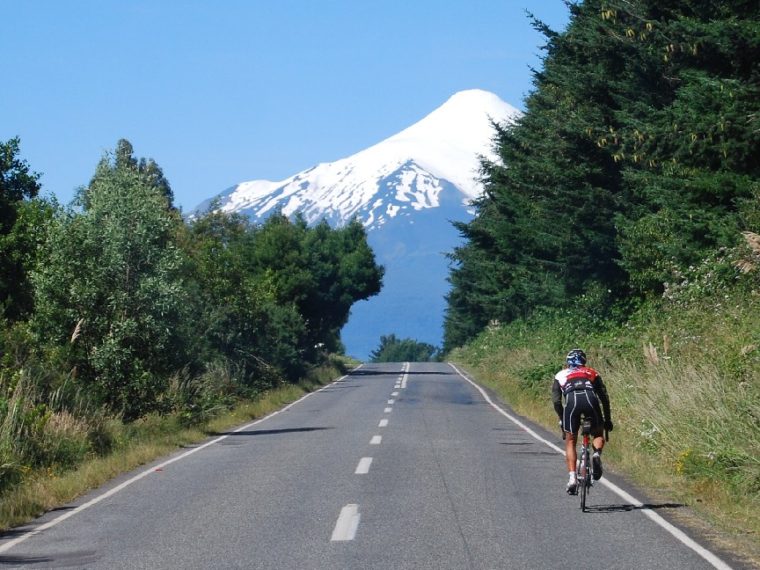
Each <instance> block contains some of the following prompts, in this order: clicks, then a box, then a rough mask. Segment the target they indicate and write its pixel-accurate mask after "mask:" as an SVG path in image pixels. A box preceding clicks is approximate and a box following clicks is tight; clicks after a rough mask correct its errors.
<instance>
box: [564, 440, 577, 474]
mask: <svg viewBox="0 0 760 570" xmlns="http://www.w3.org/2000/svg"><path fill="white" fill-rule="evenodd" d="M577 439H578V434H577V432H576V433H568V434H565V456H566V458H567V471H568V472H572V473H575V463H576V461H577V460H578V452H577V450H576V449H575V442H576V440H577Z"/></svg>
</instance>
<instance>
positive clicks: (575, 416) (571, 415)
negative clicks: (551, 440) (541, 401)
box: [562, 392, 581, 473]
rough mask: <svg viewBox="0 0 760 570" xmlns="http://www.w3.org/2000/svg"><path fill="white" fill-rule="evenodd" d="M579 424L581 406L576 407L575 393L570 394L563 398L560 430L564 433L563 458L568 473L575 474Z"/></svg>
mask: <svg viewBox="0 0 760 570" xmlns="http://www.w3.org/2000/svg"><path fill="white" fill-rule="evenodd" d="M580 422H581V406H579V405H578V402H577V398H576V393H575V392H570V393H569V394H568V395H567V396H566V398H565V409H564V410H563V413H562V429H563V430H564V431H565V457H566V459H567V470H568V472H572V473H575V462H576V460H577V459H578V456H577V454H576V451H575V443H576V440H577V438H578V430H579V429H580V427H581V426H580Z"/></svg>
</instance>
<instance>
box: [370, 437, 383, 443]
mask: <svg viewBox="0 0 760 570" xmlns="http://www.w3.org/2000/svg"><path fill="white" fill-rule="evenodd" d="M382 441H383V436H382V435H373V436H372V439H370V440H369V444H370V445H380V443H382Z"/></svg>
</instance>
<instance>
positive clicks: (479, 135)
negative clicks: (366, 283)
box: [195, 89, 520, 359]
mask: <svg viewBox="0 0 760 570" xmlns="http://www.w3.org/2000/svg"><path fill="white" fill-rule="evenodd" d="M519 114H520V113H519V111H518V110H517V109H515V108H514V107H512V106H510V105H508V104H507V103H505V102H504V101H502V100H501V99H500V98H499V97H497V96H496V95H494V94H493V93H489V92H487V91H481V90H477V89H473V90H468V91H461V92H459V93H456V94H455V95H453V96H452V97H451V98H450V99H449V100H448V101H446V102H445V103H444V104H443V105H442V106H441V107H439V108H438V109H436V110H435V111H433V112H432V113H430V114H429V115H428V116H426V117H425V118H423V119H422V120H421V121H419V122H417V123H415V124H414V125H412V126H411V127H409V128H407V129H404V130H403V131H401V132H399V133H398V134H396V135H393V136H392V137H390V138H387V139H385V140H384V141H382V142H379V143H377V144H376V145H374V146H371V147H369V148H367V149H365V150H363V151H361V152H358V153H356V154H354V155H353V156H350V157H347V158H343V159H340V160H336V161H335V162H328V163H322V164H319V165H317V166H314V167H313V168H310V169H308V170H305V171H303V172H300V173H298V174H296V175H294V176H291V177H290V178H286V179H285V180H281V181H278V182H273V181H268V180H253V181H250V182H243V183H241V184H238V185H236V186H233V187H231V188H229V189H227V190H226V191H224V192H222V193H221V194H219V195H218V196H216V197H215V198H214V199H216V200H218V201H219V207H220V208H221V209H222V210H223V211H227V212H238V213H243V214H245V215H247V216H249V217H250V218H251V219H253V220H254V221H257V220H262V219H264V218H266V217H267V216H268V215H270V214H271V213H272V212H274V211H275V210H276V209H277V208H279V209H281V210H282V212H283V213H284V214H286V215H288V216H290V215H293V214H295V213H296V212H300V213H301V214H302V215H303V216H304V218H305V219H306V220H307V222H309V223H315V222H317V221H319V220H321V219H326V220H327V221H328V222H329V223H330V224H331V225H334V226H340V225H342V224H344V223H346V222H347V221H348V220H350V219H351V218H353V217H354V216H356V217H358V218H359V220H361V221H362V223H364V225H365V226H366V227H367V230H368V240H369V243H370V245H371V246H372V248H373V250H374V251H375V256H376V258H377V260H378V262H379V263H381V264H382V265H384V266H385V277H384V280H383V290H382V291H381V292H380V294H379V295H377V296H375V297H372V298H371V299H369V300H367V301H360V302H359V303H357V304H356V305H354V307H353V308H352V310H351V318H350V320H349V322H348V324H347V325H346V327H345V328H344V329H343V331H342V332H341V336H342V339H343V342H344V344H345V345H346V350H347V352H348V354H350V355H352V356H355V357H357V358H361V359H364V358H366V357H367V356H368V355H369V353H370V352H371V351H372V350H373V349H375V348H377V346H378V344H379V340H380V336H381V335H387V334H391V333H394V334H396V335H397V336H398V337H399V338H414V339H416V340H419V341H421V342H427V343H430V344H433V345H440V344H441V339H442V336H443V315H444V310H445V305H446V302H445V295H446V293H447V291H448V283H447V281H446V277H447V275H448V263H447V260H446V257H445V255H444V254H445V253H446V252H450V251H451V250H452V249H453V248H454V247H456V246H457V245H459V243H460V238H459V236H458V233H457V231H456V229H455V228H454V227H453V226H452V225H451V220H459V221H466V220H468V219H469V218H470V216H471V214H469V213H468V209H467V204H468V203H469V202H470V200H472V199H473V198H475V197H477V196H478V195H479V193H480V192H481V188H480V185H479V183H478V182H477V177H478V170H479V166H480V162H479V157H480V156H486V157H488V158H490V159H494V158H495V157H494V156H493V155H492V149H491V144H492V142H491V141H492V138H493V136H494V134H495V133H494V130H493V126H492V121H496V122H498V123H504V122H509V121H512V120H514V119H515V118H516V117H517V116H519ZM212 200H213V199H212ZM212 200H207V201H206V202H204V203H203V204H201V205H200V206H198V208H196V210H195V211H196V212H200V211H204V210H206V209H207V208H208V207H209V205H210V204H211V203H212Z"/></svg>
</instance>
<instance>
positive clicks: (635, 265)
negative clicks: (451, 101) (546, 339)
mask: <svg viewBox="0 0 760 570" xmlns="http://www.w3.org/2000/svg"><path fill="white" fill-rule="evenodd" d="M570 10H571V19H570V23H569V25H568V27H567V29H566V30H565V31H564V32H562V33H556V32H554V31H552V30H550V29H549V28H548V27H547V26H546V25H544V24H543V23H541V22H539V21H534V25H535V27H536V28H537V29H538V30H540V31H542V32H543V33H544V35H545V37H546V46H545V57H544V61H543V64H544V65H543V68H542V69H541V70H537V71H535V72H534V90H533V91H532V93H531V94H530V95H529V96H528V97H527V99H526V101H525V107H526V112H525V114H524V115H523V116H522V117H521V118H520V119H518V120H517V121H516V122H515V123H514V124H511V125H497V126H496V133H495V137H494V145H495V149H496V150H497V152H498V156H499V160H498V161H495V162H488V161H485V162H483V164H482V171H481V173H482V181H483V184H484V188H485V192H484V194H483V196H482V197H481V198H480V199H479V200H477V201H476V203H475V208H476V217H475V218H474V219H473V220H472V221H471V222H470V223H468V224H457V227H458V229H459V231H460V233H461V234H462V236H463V237H464V239H465V242H464V244H463V245H462V246H461V247H459V248H457V249H455V250H454V251H453V252H452V253H451V254H450V258H451V260H452V271H451V274H450V281H451V284H452V290H451V293H450V294H449V297H448V308H447V313H446V322H445V345H446V348H452V347H454V346H457V345H460V344H462V343H463V342H466V341H467V340H468V339H470V338H473V336H474V335H475V334H477V333H478V332H479V331H481V330H482V329H483V328H484V327H485V326H486V325H487V324H488V322H490V321H492V320H497V321H500V322H509V321H511V320H514V319H516V318H520V317H523V316H526V315H529V314H531V313H532V312H533V311H535V310H536V309H537V308H539V307H547V306H548V307H562V306H565V305H567V304H577V303H584V302H585V303H588V302H591V301H590V299H593V304H594V306H595V307H597V309H598V310H603V311H604V310H608V311H613V310H619V308H620V307H621V306H624V305H625V304H626V303H630V301H631V299H633V298H636V297H640V298H643V297H647V296H649V295H658V294H661V293H662V291H663V290H664V288H665V286H666V285H665V284H666V283H667V282H668V281H672V280H673V279H675V276H676V275H677V274H678V273H679V270H680V269H681V268H683V267H688V266H689V265H690V264H693V263H695V261H697V260H698V259H701V258H702V257H704V256H705V255H707V254H708V253H709V252H710V251H713V250H715V249H716V248H719V247H722V246H730V245H733V244H735V243H736V242H737V240H738V239H739V236H740V232H741V231H742V230H747V229H752V228H755V229H757V227H758V214H757V212H758V202H759V201H760V187H759V184H758V175H759V174H760V170H759V167H760V163H759V158H758V157H759V156H760V155H758V153H757V148H759V147H760V145H759V144H758V143H760V140H758V138H759V137H760V129H758V120H759V119H758V117H760V115H759V114H758V101H760V81H759V79H760V71H759V70H758V65H757V61H758V58H759V57H760V28H759V27H758V26H757V21H758V16H760V8H758V5H757V3H754V2H748V1H731V2H729V1H718V0H708V1H698V2H697V1H687V0H685V1H679V2H669V3H667V5H666V6H663V5H662V3H657V2H651V1H645V0H634V1H632V2H616V1H607V0H587V1H585V2H583V3H580V4H570Z"/></svg>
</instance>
